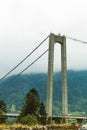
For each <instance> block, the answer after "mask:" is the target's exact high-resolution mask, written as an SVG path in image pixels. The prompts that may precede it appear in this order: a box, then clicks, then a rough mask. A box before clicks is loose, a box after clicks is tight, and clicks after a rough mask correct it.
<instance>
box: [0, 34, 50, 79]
mask: <svg viewBox="0 0 87 130" xmlns="http://www.w3.org/2000/svg"><path fill="white" fill-rule="evenodd" d="M48 37H49V35H48V36H47V37H46V38H45V39H44V40H43V41H42V42H41V43H40V44H39V45H38V46H37V47H36V48H35V49H34V50H33V51H31V52H30V53H29V54H28V55H27V56H26V57H25V58H24V59H23V60H21V61H20V62H19V63H18V64H17V65H16V66H15V67H14V68H13V69H11V70H10V71H9V72H8V73H6V74H5V75H4V76H3V77H2V78H1V79H0V80H3V79H5V78H6V77H7V76H8V75H9V74H10V73H11V72H13V71H14V70H15V69H16V68H17V67H18V66H19V65H21V64H22V63H23V62H24V61H25V60H26V59H27V58H28V57H29V56H30V55H31V54H33V53H34V52H35V51H36V50H37V49H38V48H39V47H40V46H41V45H42V44H43V43H44V42H45V41H46V40H47V39H48Z"/></svg>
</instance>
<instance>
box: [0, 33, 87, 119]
mask: <svg viewBox="0 0 87 130" xmlns="http://www.w3.org/2000/svg"><path fill="white" fill-rule="evenodd" d="M66 38H67V39H70V40H73V41H77V42H81V43H83V44H87V42H85V41H82V40H78V39H75V38H71V37H67V36H64V35H63V36H61V35H60V34H59V35H55V34H53V33H51V34H50V35H48V36H47V37H46V38H45V39H44V40H43V41H42V42H41V43H40V44H39V45H38V46H37V47H36V48H35V49H34V50H32V51H31V52H30V53H29V54H28V55H27V56H26V57H25V58H24V59H22V60H21V61H20V62H19V63H18V64H17V65H16V66H15V67H14V68H12V69H11V70H10V71H9V72H7V73H6V74H5V75H4V76H3V77H2V78H1V79H0V81H2V80H4V79H5V78H6V77H7V76H9V74H11V73H12V72H13V71H14V70H15V69H16V68H18V67H19V66H20V65H21V64H22V63H23V62H24V61H25V60H26V59H28V58H29V57H30V56H31V55H32V54H33V53H34V52H35V51H36V50H37V49H38V48H39V47H40V46H41V45H42V44H43V43H44V42H45V41H46V40H47V39H49V48H48V49H46V50H45V51H44V52H43V53H42V54H41V55H40V56H39V57H38V58H36V59H35V60H34V61H33V62H32V63H30V64H29V65H28V66H27V67H26V68H24V69H23V70H22V71H21V72H20V73H19V74H17V75H16V76H15V77H14V79H15V78H17V77H18V76H19V75H21V74H22V73H23V72H25V71H26V70H27V69H29V68H30V67H31V66H32V65H33V64H34V63H35V62H37V61H38V60H39V59H40V58H41V57H42V56H44V55H45V54H46V53H47V52H48V81H47V100H46V112H47V115H48V116H49V117H52V97H53V73H54V70H53V67H54V46H55V44H56V43H57V44H60V45H61V73H62V115H68V96H67V89H68V86H67V56H66ZM14 79H13V80H14ZM16 116H18V115H16Z"/></svg>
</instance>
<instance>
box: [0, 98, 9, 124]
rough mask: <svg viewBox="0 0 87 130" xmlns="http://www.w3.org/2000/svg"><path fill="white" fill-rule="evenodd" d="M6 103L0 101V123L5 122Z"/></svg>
mask: <svg viewBox="0 0 87 130" xmlns="http://www.w3.org/2000/svg"><path fill="white" fill-rule="evenodd" d="M5 113H6V104H5V103H4V101H2V100H1V101H0V123H5V122H6V119H7V117H6V115H5Z"/></svg>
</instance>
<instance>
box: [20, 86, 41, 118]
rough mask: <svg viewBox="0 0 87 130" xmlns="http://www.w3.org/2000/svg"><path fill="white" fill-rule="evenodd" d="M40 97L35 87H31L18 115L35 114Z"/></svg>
mask: <svg viewBox="0 0 87 130" xmlns="http://www.w3.org/2000/svg"><path fill="white" fill-rule="evenodd" d="M39 106H40V98H39V94H38V92H37V90H36V89H34V88H32V89H31V90H30V91H29V92H28V93H27V95H26V97H25V104H24V106H23V108H22V110H21V113H20V116H26V115H28V114H34V115H37V114H38V112H39Z"/></svg>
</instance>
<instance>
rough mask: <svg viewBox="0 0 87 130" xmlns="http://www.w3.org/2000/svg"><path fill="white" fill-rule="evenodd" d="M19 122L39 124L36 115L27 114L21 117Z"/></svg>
mask: <svg viewBox="0 0 87 130" xmlns="http://www.w3.org/2000/svg"><path fill="white" fill-rule="evenodd" d="M19 122H20V123H22V124H24V125H36V124H38V119H37V116H35V115H27V116H25V117H22V118H20V120H19Z"/></svg>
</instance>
